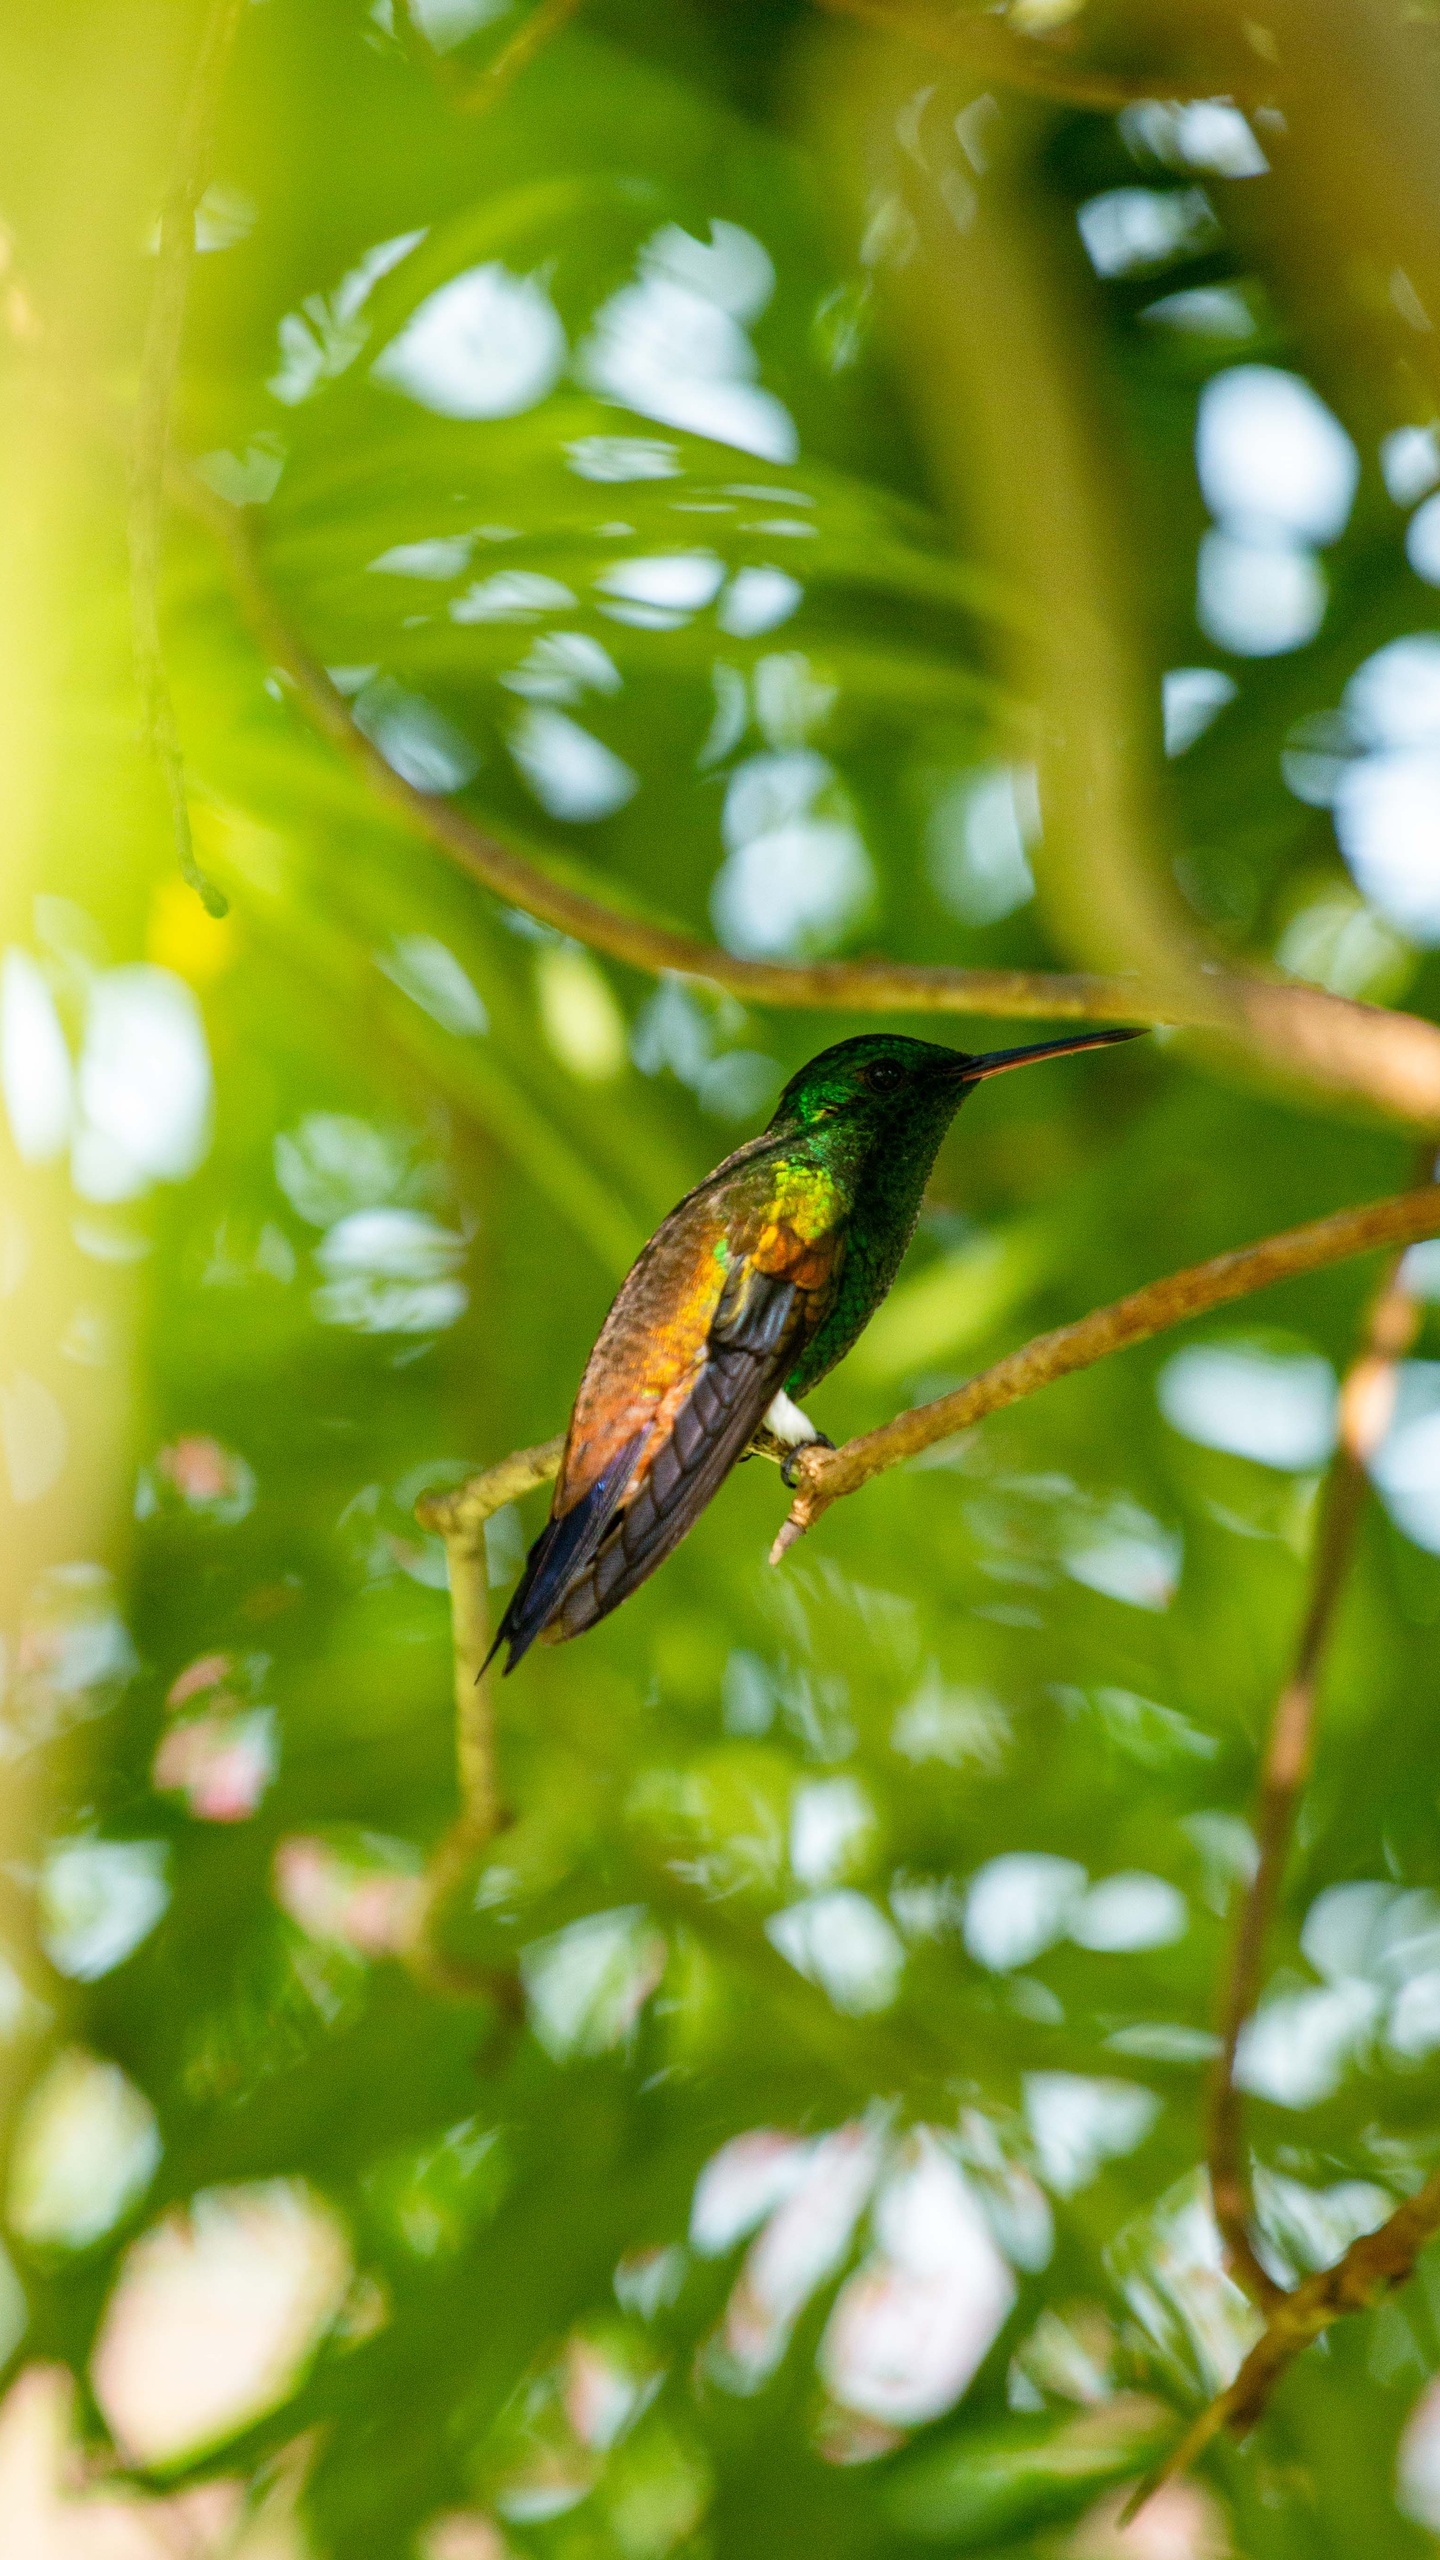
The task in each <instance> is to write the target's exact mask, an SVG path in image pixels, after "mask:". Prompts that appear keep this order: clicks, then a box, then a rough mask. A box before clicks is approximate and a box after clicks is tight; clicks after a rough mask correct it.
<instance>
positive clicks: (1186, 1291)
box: [770, 1187, 1440, 1564]
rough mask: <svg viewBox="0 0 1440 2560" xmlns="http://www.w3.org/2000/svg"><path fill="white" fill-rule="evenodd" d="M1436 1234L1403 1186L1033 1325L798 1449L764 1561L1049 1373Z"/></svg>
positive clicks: (1432, 1216)
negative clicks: (1002, 1355) (1062, 1320)
mask: <svg viewBox="0 0 1440 2560" xmlns="http://www.w3.org/2000/svg"><path fill="white" fill-rule="evenodd" d="M1437 1233H1440V1189H1435V1188H1433V1187H1428V1188H1427V1189H1425V1190H1423V1191H1407V1192H1402V1193H1401V1194H1400V1195H1399V1196H1398V1197H1397V1198H1395V1199H1391V1200H1375V1201H1371V1202H1369V1203H1368V1204H1367V1205H1366V1206H1365V1207H1364V1208H1362V1209H1342V1210H1340V1211H1339V1213H1338V1214H1337V1215H1336V1216H1334V1217H1331V1218H1316V1219H1315V1220H1314V1221H1313V1222H1312V1223H1311V1224H1310V1225H1309V1226H1304V1227H1292V1228H1290V1229H1289V1230H1288V1232H1287V1233H1286V1234H1284V1235H1278V1236H1267V1237H1266V1238H1265V1240H1264V1242H1263V1243H1261V1244H1252V1245H1244V1246H1242V1247H1240V1249H1239V1250H1238V1251H1236V1252H1234V1253H1220V1254H1216V1256H1215V1257H1214V1259H1213V1261H1210V1262H1197V1263H1194V1264H1192V1265H1191V1267H1190V1269H1189V1270H1187V1271H1173V1272H1171V1273H1169V1274H1168V1276H1167V1277H1166V1278H1165V1279H1163V1280H1152V1281H1151V1282H1150V1283H1149V1285H1148V1287H1146V1288H1144V1289H1136V1290H1134V1291H1133V1292H1132V1293H1131V1295H1130V1296H1129V1297H1127V1298H1118V1299H1116V1301H1115V1303H1114V1304H1113V1305H1112V1306H1108V1307H1097V1309H1096V1310H1095V1312H1094V1314H1093V1315H1088V1316H1082V1317H1081V1318H1080V1320H1079V1322H1078V1323H1076V1324H1066V1325H1060V1326H1059V1327H1057V1329H1056V1330H1055V1332H1053V1333H1042V1334H1037V1336H1036V1338H1035V1340H1034V1341H1033V1342H1027V1343H1026V1344H1025V1345H1024V1346H1023V1348H1022V1349H1020V1350H1019V1351H1012V1352H1011V1353H1010V1354H1009V1356H1008V1357H1007V1358H1006V1359H1004V1360H997V1362H996V1363H995V1366H994V1367H993V1368H991V1369H986V1370H985V1371H984V1372H983V1374H982V1375H981V1376H980V1377H978V1378H972V1379H971V1380H970V1381H969V1383H968V1385H966V1386H963V1387H957V1388H956V1389H955V1390H954V1392H953V1393H952V1394H950V1395H948V1396H939V1397H937V1398H936V1400H935V1402H934V1403H933V1404H922V1405H917V1406H915V1407H914V1408H913V1410H912V1411H911V1412H909V1413H902V1414H900V1415H899V1416H897V1418H896V1420H895V1421H894V1422H887V1423H886V1424H884V1425H883V1427H882V1428H881V1429H880V1430H878V1431H867V1432H865V1433H864V1434H863V1436H862V1437H861V1438H860V1439H858V1440H847V1441H846V1442H845V1445H844V1447H843V1448H840V1449H833V1450H824V1449H818V1448H815V1449H806V1450H804V1451H802V1452H801V1454H800V1456H799V1458H798V1459H797V1461H796V1470H795V1471H796V1475H797V1479H798V1490H797V1492H796V1495H795V1500H794V1502H793V1504H792V1505H791V1509H790V1516H789V1518H788V1519H787V1520H786V1521H785V1523H784V1526H783V1527H782V1529H781V1531H780V1535H779V1536H778V1538H777V1539H776V1541H775V1545H774V1548H773V1550H772V1553H771V1559H770V1560H771V1562H772V1564H778V1563H779V1562H780V1559H781V1557H782V1556H783V1555H785V1554H786V1552H787V1550H788V1549H789V1548H791V1547H793V1546H794V1544H795V1543H796V1540H797V1539H799V1538H802V1537H803V1536H804V1535H805V1532H806V1530H807V1529H813V1527H814V1525H815V1523H816V1521H817V1520H818V1519H819V1518H820V1516H821V1514H822V1513H823V1512H825V1511H828V1510H829V1508H830V1505H831V1503H832V1502H838V1501H840V1500H841V1499H842V1497H843V1496H844V1495H845V1494H847V1493H856V1492H858V1491H859V1488H860V1487H861V1485H862V1484H868V1483H869V1482H870V1480H871V1478H872V1476H878V1475H881V1474H883V1473H884V1471H885V1469H886V1468H887V1467H897V1466H899V1465H901V1464H902V1462H903V1461H904V1460H905V1459H907V1458H914V1457H918V1456H919V1454H920V1452H921V1450H922V1449H930V1448H933V1447H934V1446H935V1445H936V1443H937V1442H938V1441H941V1440H950V1439H953V1438H954V1436H955V1434H956V1433H957V1432H960V1431H967V1430H968V1429H969V1428H970V1426H971V1424H972V1423H975V1422H979V1421H980V1420H981V1419H982V1418H983V1416H984V1415H986V1414H987V1413H997V1412H998V1411H999V1410H1000V1408H1001V1406H1002V1405H1007V1404H1015V1403H1017V1402H1018V1401H1019V1399H1020V1398H1021V1397H1022V1396H1029V1395H1033V1394H1034V1393H1035V1391H1036V1389H1037V1388H1038V1387H1045V1386H1048V1385H1049V1384H1050V1382H1051V1380H1052V1379H1054V1378H1066V1377H1069V1376H1070V1374H1071V1372H1072V1371H1074V1370H1076V1369H1088V1368H1090V1367H1091V1366H1092V1365H1093V1364H1094V1362H1095V1361H1097V1360H1103V1359H1105V1358H1106V1357H1107V1356H1108V1354H1109V1353H1110V1352H1112V1351H1123V1350H1125V1349H1127V1348H1128V1347H1129V1345H1130V1344H1131V1343H1135V1342H1147V1341H1148V1340H1149V1339H1150V1337H1151V1335H1152V1334H1157V1333H1164V1332H1166V1331H1167V1330H1168V1329H1169V1327H1170V1326H1171V1325H1176V1324H1183V1323H1184V1322H1185V1321H1186V1320H1187V1318H1189V1317H1191V1316H1196V1315H1203V1314H1205V1313H1206V1312H1207V1311H1208V1310H1209V1309H1210V1308H1212V1307H1223V1306H1228V1305H1229V1304H1230V1303H1231V1301H1232V1300H1233V1299H1236V1298H1244V1297H1248V1296H1249V1295H1250V1294H1251V1292H1252V1291H1254V1290H1256V1289H1268V1288H1271V1287H1273V1286H1274V1284H1275V1282H1276V1281H1278V1280H1294V1279H1297V1278H1298V1277H1299V1276H1300V1275H1301V1274H1302V1273H1304V1272H1307V1271H1320V1270H1323V1269H1324V1268H1325V1266H1326V1264H1327V1263H1331V1262H1344V1261H1346V1260H1347V1259H1348V1258H1349V1257H1350V1256H1351V1255H1352V1254H1357V1253H1371V1252H1373V1251H1374V1250H1375V1248H1376V1247H1377V1246H1379V1245H1401V1244H1414V1243H1416V1242H1417V1240H1418V1239H1419V1238H1420V1237H1422V1236H1433V1235H1435V1234H1437Z"/></svg>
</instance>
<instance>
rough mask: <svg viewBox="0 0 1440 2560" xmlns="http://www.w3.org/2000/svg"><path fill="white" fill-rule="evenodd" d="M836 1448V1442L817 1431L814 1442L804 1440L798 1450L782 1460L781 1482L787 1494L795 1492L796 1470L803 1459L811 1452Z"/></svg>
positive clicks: (793, 1450) (792, 1451) (794, 1450)
mask: <svg viewBox="0 0 1440 2560" xmlns="http://www.w3.org/2000/svg"><path fill="white" fill-rule="evenodd" d="M834 1446H835V1443H834V1441H833V1440H827V1439H826V1437H825V1434H824V1432H823V1431H817V1432H816V1434H815V1437H814V1439H813V1440H802V1441H801V1443H800V1446H799V1448H798V1449H792V1450H791V1451H790V1454H789V1456H788V1457H785V1458H782V1459H781V1461H780V1481H781V1483H782V1484H783V1485H784V1487H785V1490H786V1492H787V1493H793V1492H794V1490H795V1470H796V1468H797V1467H798V1466H799V1464H800V1461H801V1459H802V1458H803V1457H804V1456H805V1455H806V1454H807V1452H808V1451H809V1450H811V1449H833V1448H834Z"/></svg>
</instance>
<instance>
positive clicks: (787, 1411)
mask: <svg viewBox="0 0 1440 2560" xmlns="http://www.w3.org/2000/svg"><path fill="white" fill-rule="evenodd" d="M765 1429H766V1430H767V1431H772V1432H773V1433H774V1435H775V1438H776V1439H777V1440H779V1441H781V1442H783V1444H784V1446H785V1447H786V1448H787V1449H804V1448H806V1447H808V1445H809V1443H810V1442H811V1441H812V1440H818V1439H819V1437H820V1434H819V1432H818V1431H817V1430H816V1428H815V1425H814V1423H813V1422H812V1421H811V1419H810V1416H809V1414H808V1413H802V1412H801V1410H800V1407H799V1406H798V1404H792V1403H791V1401H790V1398H789V1397H788V1396H787V1394H786V1393H785V1390H784V1388H783V1387H782V1388H781V1390H780V1393H779V1394H778V1396H772V1397H771V1400H770V1402H769V1404H768V1405H767V1406H766V1408H765Z"/></svg>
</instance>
